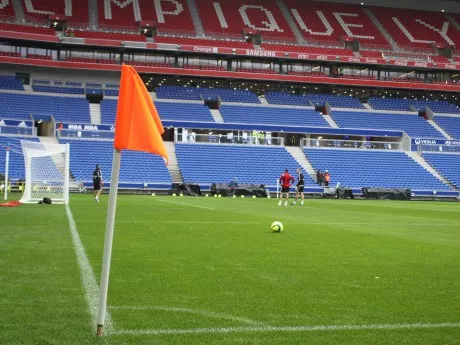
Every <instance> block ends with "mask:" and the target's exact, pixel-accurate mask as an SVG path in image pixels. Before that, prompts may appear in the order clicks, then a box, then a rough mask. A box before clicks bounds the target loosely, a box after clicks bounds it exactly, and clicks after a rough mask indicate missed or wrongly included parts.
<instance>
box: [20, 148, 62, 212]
mask: <svg viewBox="0 0 460 345" xmlns="http://www.w3.org/2000/svg"><path fill="white" fill-rule="evenodd" d="M21 147H22V152H23V156H24V166H25V186H24V194H23V195H22V198H21V200H20V202H21V203H23V204H38V203H40V202H41V201H43V200H44V199H45V198H49V199H50V200H51V203H52V204H68V202H69V178H70V174H69V145H68V144H50V143H43V142H35V141H26V140H21Z"/></svg>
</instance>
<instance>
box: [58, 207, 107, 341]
mask: <svg viewBox="0 0 460 345" xmlns="http://www.w3.org/2000/svg"><path fill="white" fill-rule="evenodd" d="M65 210H66V213H67V219H68V221H69V227H70V233H71V235H72V242H73V245H74V247H75V254H76V256H77V261H78V266H79V267H80V274H81V280H82V283H83V287H84V288H85V297H86V302H87V303H88V308H89V313H90V315H91V326H93V327H94V329H96V328H95V327H96V318H97V308H98V302H99V287H98V285H97V283H96V278H95V276H94V271H93V268H92V267H91V265H90V263H89V260H88V257H87V256H86V253H85V247H84V246H83V243H82V242H81V240H80V236H79V235H78V230H77V226H76V225H75V220H74V218H73V215H72V211H71V210H70V207H69V205H66V207H65ZM112 329H113V328H112V318H111V317H110V314H109V313H108V312H107V314H106V324H105V332H106V333H107V334H110V332H111V331H112Z"/></svg>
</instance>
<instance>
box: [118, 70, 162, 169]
mask: <svg viewBox="0 0 460 345" xmlns="http://www.w3.org/2000/svg"><path fill="white" fill-rule="evenodd" d="M163 133H164V129H163V125H162V124H161V120H160V117H159V116H158V112H157V110H156V108H155V105H154V104H153V101H152V98H151V97H150V95H149V93H148V91H147V88H146V87H145V85H144V83H143V82H142V79H141V78H140V77H139V75H138V74H137V72H136V70H135V69H134V68H132V67H131V66H127V65H123V66H122V67H121V82H120V95H119V97H118V106H117V120H116V123H115V142H114V147H115V149H117V150H124V149H126V150H135V151H144V152H150V153H154V154H158V155H160V156H162V157H163V158H164V159H165V160H166V162H167V161H168V152H167V151H166V148H165V145H164V143H163V138H162V137H161V135H162V134H163Z"/></svg>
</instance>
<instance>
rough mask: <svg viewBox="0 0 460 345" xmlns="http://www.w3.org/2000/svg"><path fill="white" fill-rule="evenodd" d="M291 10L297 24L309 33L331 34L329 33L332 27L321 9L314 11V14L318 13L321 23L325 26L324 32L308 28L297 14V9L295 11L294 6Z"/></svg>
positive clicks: (331, 31) (317, 34)
mask: <svg viewBox="0 0 460 345" xmlns="http://www.w3.org/2000/svg"><path fill="white" fill-rule="evenodd" d="M291 11H292V14H293V15H294V18H295V20H296V21H297V23H298V24H299V26H300V28H301V29H302V30H304V31H306V32H308V33H310V34H311V35H315V36H331V34H332V33H333V32H334V29H333V28H332V25H331V24H330V23H329V22H328V20H327V18H326V16H325V15H324V13H323V12H322V11H316V14H317V15H318V17H319V19H320V20H321V22H322V23H323V25H324V27H325V28H326V31H324V32H317V31H313V30H310V29H309V28H308V27H307V25H305V22H304V21H303V19H302V17H301V16H300V14H299V11H297V10H296V9H295V8H293V9H292V10H291Z"/></svg>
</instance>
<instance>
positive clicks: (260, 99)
mask: <svg viewBox="0 0 460 345" xmlns="http://www.w3.org/2000/svg"><path fill="white" fill-rule="evenodd" d="M259 101H260V103H261V104H268V101H267V99H266V98H265V95H261V96H259Z"/></svg>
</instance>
